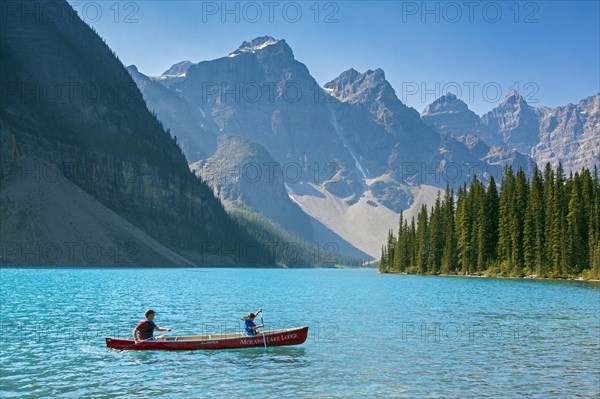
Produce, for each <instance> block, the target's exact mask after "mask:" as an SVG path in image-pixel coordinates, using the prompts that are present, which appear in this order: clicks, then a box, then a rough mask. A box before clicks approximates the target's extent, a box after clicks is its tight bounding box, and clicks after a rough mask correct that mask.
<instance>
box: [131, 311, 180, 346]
mask: <svg viewBox="0 0 600 399" xmlns="http://www.w3.org/2000/svg"><path fill="white" fill-rule="evenodd" d="M154 313H155V312H154V310H152V309H148V310H146V320H142V321H140V322H139V323H138V325H137V326H135V328H134V329H133V331H132V334H133V339H134V340H135V343H136V344H137V343H138V342H139V341H146V340H150V339H153V338H154V339H157V338H163V337H164V336H162V335H161V336H158V337H154V336H153V335H154V330H156V331H171V329H170V328H166V327H159V326H157V325H156V323H155V322H154Z"/></svg>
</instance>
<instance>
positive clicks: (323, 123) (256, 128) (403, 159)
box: [137, 36, 531, 257]
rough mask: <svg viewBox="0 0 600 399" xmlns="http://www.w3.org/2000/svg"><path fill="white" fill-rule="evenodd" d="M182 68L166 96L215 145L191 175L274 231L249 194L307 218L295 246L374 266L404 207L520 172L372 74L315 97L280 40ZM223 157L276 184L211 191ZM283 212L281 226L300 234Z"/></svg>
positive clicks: (509, 158)
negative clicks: (361, 257)
mask: <svg viewBox="0 0 600 399" xmlns="http://www.w3.org/2000/svg"><path fill="white" fill-rule="evenodd" d="M185 65H186V68H187V69H186V70H185V76H183V72H182V73H180V75H181V76H180V77H178V78H177V79H178V80H177V81H174V82H172V83H170V84H169V87H168V90H169V91H171V94H176V95H177V96H178V97H179V98H181V99H182V100H184V101H185V103H187V106H188V109H190V110H191V113H192V115H193V117H194V118H195V120H196V124H197V125H200V126H203V127H204V129H206V131H208V132H209V134H212V135H214V136H217V137H219V139H218V144H217V149H216V156H213V155H210V156H209V157H207V158H199V159H196V157H194V156H193V155H188V157H189V161H190V164H191V165H192V168H193V169H194V170H196V171H197V172H198V173H199V174H200V176H201V177H202V178H203V179H204V180H205V181H206V182H207V183H209V184H210V185H211V187H212V188H213V190H214V191H215V192H216V193H219V195H220V196H222V197H223V198H234V199H236V200H238V201H239V202H244V203H246V204H247V205H249V206H252V207H253V208H254V209H257V210H261V211H262V212H263V213H265V214H269V215H271V216H272V217H273V220H275V221H276V222H278V223H280V224H281V225H286V226H289V225H290V218H289V217H288V216H285V217H284V216H283V212H279V214H277V212H274V211H273V210H268V209H266V208H265V206H266V204H263V203H261V201H260V200H257V199H258V198H260V196H257V193H259V192H262V193H269V195H268V196H267V195H264V197H269V201H271V202H273V203H272V204H268V206H269V207H272V208H273V209H280V210H282V209H288V208H287V207H289V201H290V200H291V201H292V202H294V203H295V204H297V205H298V206H299V207H300V209H301V210H302V211H303V212H304V213H305V214H307V215H308V216H309V217H310V220H311V225H312V236H310V235H309V233H307V229H302V231H303V232H304V233H303V234H304V235H303V238H304V239H306V240H316V239H319V240H323V239H327V240H331V241H332V242H333V243H335V245H337V247H338V248H340V249H341V248H346V249H348V247H349V244H350V246H351V247H354V249H351V251H359V252H362V253H367V254H369V255H371V256H372V257H376V256H378V255H379V251H380V247H379V242H378V241H379V237H381V236H382V234H384V235H385V234H386V233H387V230H388V229H389V228H394V229H395V228H396V227H397V226H396V225H397V218H398V212H399V211H400V210H401V209H404V210H405V211H406V212H405V215H410V214H411V211H409V209H412V208H413V207H420V205H421V204H423V203H425V204H428V205H431V203H432V202H433V201H435V197H436V195H437V191H438V189H444V188H445V187H446V184H447V183H449V184H450V185H451V186H457V185H459V184H462V183H463V182H465V181H470V179H471V177H472V175H473V174H478V175H481V177H482V179H483V180H484V181H485V180H486V179H487V178H489V174H490V171H492V172H496V171H497V170H501V169H502V166H503V164H504V163H506V162H509V163H512V164H513V165H515V164H516V163H519V162H520V163H521V164H522V165H527V164H529V163H531V159H529V158H528V157H526V156H523V155H522V154H519V153H517V152H516V151H507V150H505V149H501V148H495V147H489V146H487V145H486V144H485V143H484V142H482V141H481V140H476V139H475V138H472V139H471V140H468V139H463V138H459V137H456V136H455V135H453V134H448V133H444V132H439V131H437V130H436V129H435V128H434V127H431V126H429V125H427V124H426V123H424V122H423V121H422V120H421V117H420V115H419V113H418V112H417V111H416V110H415V109H413V108H410V107H408V106H406V105H405V104H403V103H402V102H401V101H400V100H399V98H398V97H397V95H396V93H395V90H394V89H393V87H392V85H391V84H390V83H389V81H387V79H386V77H385V73H384V71H383V70H381V69H375V70H368V71H365V72H362V73H361V72H358V71H356V70H354V69H350V70H348V71H345V72H343V73H341V74H340V75H339V76H338V77H337V78H335V79H333V80H332V81H330V82H328V83H327V84H325V85H324V86H323V87H321V86H319V84H318V83H317V82H316V80H315V79H314V78H313V77H312V76H311V74H310V72H309V70H308V68H307V67H306V66H305V65H304V64H302V63H301V62H299V61H298V60H296V59H295V57H294V53H293V51H292V49H291V48H290V46H289V45H288V44H287V42H286V41H285V40H283V39H275V38H273V37H270V36H264V37H258V38H255V39H253V40H251V41H245V42H243V43H242V44H241V45H240V46H239V47H238V48H237V49H236V50H234V51H233V52H231V53H229V54H228V55H227V56H224V57H221V58H218V59H215V60H209V61H202V62H199V63H196V64H192V65H188V64H187V63H186V64H185ZM172 69H173V68H172ZM175 69H177V68H175ZM177 72H179V70H178V71H177ZM148 79H150V80H153V81H155V82H163V81H164V80H165V78H164V76H159V77H154V78H148ZM137 81H138V87H139V88H140V90H141V91H142V93H144V96H145V97H146V92H148V97H152V96H153V94H152V93H151V91H153V90H154V89H153V88H151V86H150V85H147V84H140V82H143V81H144V80H137ZM156 92H157V93H158V91H157V90H156ZM164 96H165V98H167V95H164ZM153 104H168V101H167V100H164V101H162V100H155V101H154V103H149V104H148V105H149V108H150V109H152V110H153V111H154V112H156V114H157V116H158V118H159V119H160V120H161V121H163V122H164V123H165V126H166V127H168V128H171V129H173V131H175V128H174V127H172V126H170V124H171V125H173V126H175V124H174V123H168V122H167V121H168V120H169V118H170V117H171V115H172V114H173V112H175V111H174V110H165V109H164V108H162V107H159V106H158V105H153ZM187 135H189V136H190V137H186V136H187ZM193 135H194V133H193V132H192V131H191V130H187V132H186V133H184V132H183V131H181V133H179V132H178V133H177V136H178V139H179V140H181V142H187V141H189V142H192V141H194V140H196V139H195V137H192V136H193ZM180 136H181V138H180ZM221 137H227V138H225V139H224V141H221V139H220V138H221ZM231 137H236V139H233V140H232V139H231ZM241 137H243V138H244V139H245V140H246V141H244V142H242V141H241V140H240V138H241ZM250 143H255V144H257V145H259V147H254V146H253V145H251V144H250ZM233 145H235V147H231V146H233ZM230 148H231V149H230ZM234 148H235V149H234ZM258 148H261V149H264V150H265V152H262V150H261V151H257V152H255V150H256V149H258ZM234 153H235V154H236V155H235V157H236V158H237V157H240V159H239V160H240V162H242V167H243V166H244V165H245V164H252V163H256V162H257V160H256V158H255V156H256V155H258V156H259V159H260V160H261V161H260V162H263V163H264V162H270V159H272V160H274V161H275V162H276V163H277V164H278V165H279V166H278V168H279V169H278V170H281V172H280V173H281V175H282V178H281V179H280V180H279V179H276V180H274V181H273V182H271V183H270V184H271V185H273V187H271V188H268V187H263V186H260V185H258V184H255V185H250V184H243V182H242V181H241V180H240V179H238V178H235V177H234V176H231V177H232V178H231V180H229V181H228V182H227V184H225V185H224V184H222V183H217V182H215V180H214V178H213V177H212V176H210V174H209V173H208V170H210V169H211V168H210V167H208V166H209V165H212V164H215V163H216V162H223V161H225V163H227V162H229V160H228V159H227V158H228V157H234V156H233V155H232V154H234ZM240 154H241V155H240ZM260 162H259V163H260ZM263 171H264V170H263ZM278 173H279V172H278ZM498 173H499V172H498ZM497 177H499V176H497ZM282 183H283V184H282ZM282 187H285V189H286V191H287V197H288V198H285V195H281V194H283V191H282ZM422 189H423V190H424V191H423V193H425V194H423V195H421V191H422ZM269 212H270V213H269ZM294 212H295V211H294ZM285 214H287V215H289V212H287V211H286V212H285ZM293 214H294V215H295V216H293V217H291V220H292V224H294V223H295V224H296V225H302V224H304V222H303V221H302V218H301V217H300V216H299V214H298V213H296V212H295V213H293ZM286 218H288V219H286ZM325 237H327V238H325ZM355 253H356V252H355Z"/></svg>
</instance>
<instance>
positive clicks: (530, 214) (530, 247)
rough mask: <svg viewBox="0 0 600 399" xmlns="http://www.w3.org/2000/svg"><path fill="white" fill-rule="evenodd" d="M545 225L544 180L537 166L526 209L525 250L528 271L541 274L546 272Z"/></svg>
mask: <svg viewBox="0 0 600 399" xmlns="http://www.w3.org/2000/svg"><path fill="white" fill-rule="evenodd" d="M544 226H545V214H544V182H543V178H542V174H541V172H540V171H539V169H538V168H537V166H536V167H535V169H534V171H533V178H532V179H531V188H530V190H529V199H528V201H527V210H526V211H525V227H524V231H523V250H524V260H525V268H526V269H527V272H529V273H535V274H537V275H539V276H543V275H545V274H546V265H545V262H546V260H545V256H544V255H545V242H544Z"/></svg>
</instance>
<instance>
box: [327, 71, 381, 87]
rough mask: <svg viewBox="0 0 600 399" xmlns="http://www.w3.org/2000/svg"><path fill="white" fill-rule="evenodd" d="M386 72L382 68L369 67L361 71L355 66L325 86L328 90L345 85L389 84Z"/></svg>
mask: <svg viewBox="0 0 600 399" xmlns="http://www.w3.org/2000/svg"><path fill="white" fill-rule="evenodd" d="M387 83H388V82H387V80H386V79H385V72H384V71H383V69H381V68H377V69H375V70H372V69H367V70H366V71H365V72H363V73H360V72H358V71H357V70H356V69H354V68H350V69H348V70H347V71H344V72H342V73H341V74H340V75H339V76H338V77H337V78H335V79H333V80H332V81H330V82H327V83H326V84H325V85H324V87H325V89H328V90H336V89H339V88H341V86H345V85H355V84H357V85H360V86H373V87H376V86H382V85H385V84H387Z"/></svg>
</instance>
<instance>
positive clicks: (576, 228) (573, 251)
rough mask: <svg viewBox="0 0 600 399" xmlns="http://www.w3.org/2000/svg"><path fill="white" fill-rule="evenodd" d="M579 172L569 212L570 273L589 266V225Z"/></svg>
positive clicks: (568, 260) (568, 257)
mask: <svg viewBox="0 0 600 399" xmlns="http://www.w3.org/2000/svg"><path fill="white" fill-rule="evenodd" d="M580 180H581V179H580V177H579V174H578V173H575V176H574V177H573V179H572V182H571V195H570V200H569V206H568V214H567V235H566V239H567V243H566V255H565V259H566V264H567V265H568V267H569V269H568V270H567V272H568V273H569V274H579V273H581V271H582V270H583V269H585V268H587V266H588V261H589V258H588V254H587V251H588V242H587V226H586V220H585V207H586V205H585V204H584V201H583V198H582V193H581V181H580Z"/></svg>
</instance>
